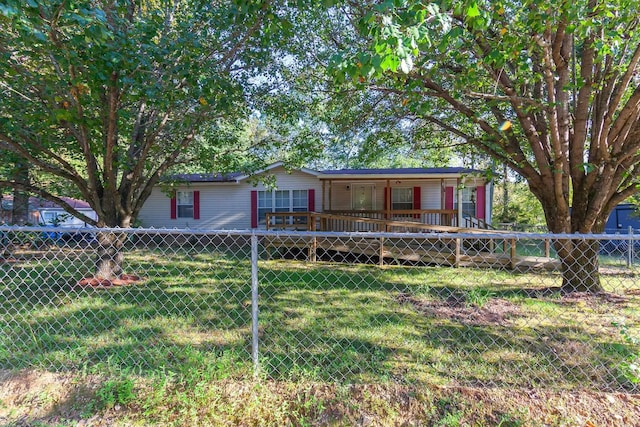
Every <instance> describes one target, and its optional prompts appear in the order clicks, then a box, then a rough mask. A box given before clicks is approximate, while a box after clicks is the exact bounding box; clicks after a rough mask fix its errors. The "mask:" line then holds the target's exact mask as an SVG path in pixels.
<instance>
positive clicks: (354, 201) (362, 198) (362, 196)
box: [351, 184, 376, 211]
mask: <svg viewBox="0 0 640 427" xmlns="http://www.w3.org/2000/svg"><path fill="white" fill-rule="evenodd" d="M375 189H376V187H375V186H374V185H373V184H354V185H352V186H351V206H352V208H353V210H360V211H372V210H374V209H375V204H374V197H373V195H374V192H375Z"/></svg>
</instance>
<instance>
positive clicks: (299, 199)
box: [291, 190, 309, 212]
mask: <svg viewBox="0 0 640 427" xmlns="http://www.w3.org/2000/svg"><path fill="white" fill-rule="evenodd" d="M291 196H292V202H293V203H292V204H291V207H292V210H293V212H306V211H308V210H309V193H308V192H307V190H293V191H292V194H291Z"/></svg>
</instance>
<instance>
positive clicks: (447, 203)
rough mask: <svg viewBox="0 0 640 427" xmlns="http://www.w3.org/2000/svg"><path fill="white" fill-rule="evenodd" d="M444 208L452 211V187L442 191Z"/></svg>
mask: <svg viewBox="0 0 640 427" xmlns="http://www.w3.org/2000/svg"><path fill="white" fill-rule="evenodd" d="M444 208H445V209H453V187H446V188H445V189H444Z"/></svg>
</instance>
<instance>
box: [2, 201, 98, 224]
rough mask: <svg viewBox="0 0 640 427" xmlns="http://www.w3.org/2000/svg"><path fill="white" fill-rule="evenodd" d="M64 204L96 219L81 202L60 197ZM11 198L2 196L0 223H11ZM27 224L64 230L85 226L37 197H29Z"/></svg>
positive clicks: (89, 208)
mask: <svg viewBox="0 0 640 427" xmlns="http://www.w3.org/2000/svg"><path fill="white" fill-rule="evenodd" d="M61 199H62V200H64V201H65V202H66V203H68V204H69V205H71V206H72V207H73V208H74V209H76V210H78V211H79V212H82V213H83V214H84V215H86V216H88V217H89V218H93V219H96V213H95V211H94V210H93V209H91V206H89V204H88V203H87V202H85V201H83V200H78V199H73V198H71V197H61ZM12 210H13V196H9V195H7V196H2V203H1V204H0V221H1V222H2V223H5V224H10V223H11V222H12V218H11V215H12ZM28 216H29V221H28V222H29V223H30V224H33V225H42V226H51V225H54V226H58V227H66V228H79V227H86V226H87V224H86V223H85V222H84V221H83V220H81V219H78V218H76V217H74V216H73V215H71V214H70V213H68V212H67V211H65V210H64V209H62V207H60V206H59V205H57V204H56V203H53V202H50V201H48V200H45V199H41V198H39V197H29V213H28Z"/></svg>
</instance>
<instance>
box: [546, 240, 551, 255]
mask: <svg viewBox="0 0 640 427" xmlns="http://www.w3.org/2000/svg"><path fill="white" fill-rule="evenodd" d="M544 256H545V257H547V258H550V257H551V241H550V240H549V239H544Z"/></svg>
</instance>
